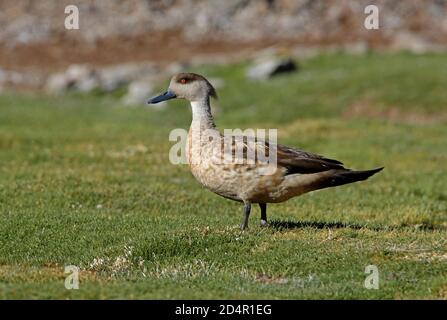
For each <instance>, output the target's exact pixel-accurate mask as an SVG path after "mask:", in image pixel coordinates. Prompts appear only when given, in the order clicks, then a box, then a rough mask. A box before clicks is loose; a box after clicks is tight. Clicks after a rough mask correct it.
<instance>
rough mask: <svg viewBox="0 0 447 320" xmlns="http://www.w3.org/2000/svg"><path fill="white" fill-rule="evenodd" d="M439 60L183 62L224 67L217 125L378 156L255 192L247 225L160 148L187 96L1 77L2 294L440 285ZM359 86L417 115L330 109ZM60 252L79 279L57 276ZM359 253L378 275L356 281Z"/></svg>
mask: <svg viewBox="0 0 447 320" xmlns="http://www.w3.org/2000/svg"><path fill="white" fill-rule="evenodd" d="M446 65H447V55H418V56H417V55H409V54H399V55H379V54H370V55H366V56H346V55H342V54H333V55H327V56H319V57H316V58H312V59H309V60H305V61H302V62H301V70H300V72H298V73H296V74H293V75H285V76H281V77H277V78H275V79H273V80H271V81H269V82H250V81H247V80H245V79H244V68H245V64H238V65H232V66H219V67H202V68H199V69H198V70H194V71H198V72H202V73H205V74H206V75H207V76H213V77H222V78H223V79H224V80H225V82H226V85H225V87H223V88H222V89H220V90H219V95H220V97H221V99H220V100H219V102H218V105H219V107H220V108H219V112H218V115H217V118H216V122H217V124H218V126H219V127H220V128H221V129H223V128H243V129H244V128H248V127H252V128H253V127H254V128H278V129H279V139H280V142H281V143H284V144H289V145H292V146H298V147H301V148H304V149H306V150H309V151H313V152H318V153H321V154H324V155H326V156H328V157H332V158H336V159H340V160H342V161H343V162H344V163H345V164H346V165H347V166H348V167H353V168H358V169H367V168H372V167H377V166H385V170H384V171H383V172H381V173H380V174H378V175H376V176H374V177H373V178H371V179H370V180H368V181H367V182H363V183H357V184H351V185H347V186H342V187H339V188H334V189H327V190H323V191H320V192H315V193H312V194H307V195H304V196H302V197H298V198H295V199H292V200H290V201H288V202H286V203H283V204H277V205H270V206H269V208H268V213H269V218H270V219H272V220H273V223H272V226H271V227H270V228H266V229H261V228H259V227H258V226H257V224H258V218H259V211H258V208H255V209H254V210H253V213H252V216H251V221H250V229H249V230H248V231H246V232H241V231H240V230H239V229H238V224H239V222H240V219H241V216H242V208H241V205H240V204H238V203H235V202H231V201H229V200H225V199H223V198H220V197H218V196H216V195H214V194H212V193H211V192H209V191H207V190H205V189H203V188H202V187H201V186H200V185H199V184H198V183H197V182H196V181H195V180H194V178H193V177H192V175H191V174H190V173H189V170H188V167H187V166H175V165H172V164H170V163H169V161H168V151H169V148H170V147H171V145H172V143H171V142H169V140H168V134H169V131H170V130H171V129H173V128H177V127H181V128H188V126H189V122H190V117H191V116H190V110H189V107H188V106H187V103H185V102H184V101H174V102H172V103H170V104H169V106H168V107H167V108H166V109H164V110H158V111H157V110H150V109H146V108H124V107H121V106H120V103H119V100H117V99H116V95H102V94H95V95H77V94H67V95H65V96H60V97H47V96H42V95H38V94H26V95H17V94H3V95H2V96H0V164H1V165H0V298H60V299H66V298H73V299H78V298H82V299H84V298H168V299H172V298H193V299H201V298H211V299H213V298H222V299H228V298H250V299H251V298H253V299H279V298H285V299H296V298H298V299H302V298H303V299H314V298H330V299H337V298H342V299H351V298H353V299H361V298H374V299H400V298H443V299H445V298H446V297H447V249H446V248H447V237H446V236H447V175H446V163H447V126H446V122H445V121H444V120H442V119H443V118H442V117H441V116H442V115H443V114H445V111H446V106H447V90H445V84H446V83H447V72H446V68H445V66H446ZM160 89H163V88H160ZM366 103H367V104H368V108H371V110H373V111H374V110H383V111H384V112H385V113H384V114H385V115H386V114H387V113H386V110H390V109H397V110H400V112H402V115H408V114H413V115H414V117H413V118H418V117H423V119H425V120H424V121H423V123H419V122H417V121H416V123H413V122H411V121H407V120H408V119H407V118H406V117H405V116H403V117H402V119H401V120H402V121H399V119H397V121H396V119H394V120H393V121H389V120H387V119H386V117H385V118H384V117H382V118H381V117H374V118H367V117H362V116H359V117H357V118H351V117H345V116H344V115H346V113H347V112H348V113H349V111H347V110H350V109H349V108H350V106H352V105H354V104H366ZM427 117H428V118H427ZM413 118H411V119H413ZM426 119H430V121H426ZM95 259H96V260H95ZM71 264H73V265H77V266H79V267H80V268H81V270H82V271H81V276H80V289H79V290H66V289H65V288H64V277H65V275H64V266H66V265H71ZM371 264H373V265H376V266H377V267H378V268H379V273H380V289H379V290H367V289H365V288H364V286H363V283H364V280H365V277H366V276H367V275H366V274H365V273H364V271H365V267H366V266H367V265H371Z"/></svg>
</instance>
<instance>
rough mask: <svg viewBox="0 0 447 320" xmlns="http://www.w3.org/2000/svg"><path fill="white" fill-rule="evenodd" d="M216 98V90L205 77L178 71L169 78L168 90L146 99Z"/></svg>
mask: <svg viewBox="0 0 447 320" xmlns="http://www.w3.org/2000/svg"><path fill="white" fill-rule="evenodd" d="M209 97H214V98H217V95H216V90H215V89H214V88H213V86H212V85H211V83H210V82H209V81H208V80H206V79H205V77H203V76H201V75H199V74H195V73H179V74H176V75H175V76H173V77H172V78H171V82H170V83H169V87H168V90H167V91H166V92H165V93H162V94H160V95H158V96H156V97H153V98H151V99H149V100H148V102H147V103H148V104H155V103H159V102H162V101H166V100H170V99H174V98H180V99H186V100H188V101H191V102H194V101H205V100H207V99H209Z"/></svg>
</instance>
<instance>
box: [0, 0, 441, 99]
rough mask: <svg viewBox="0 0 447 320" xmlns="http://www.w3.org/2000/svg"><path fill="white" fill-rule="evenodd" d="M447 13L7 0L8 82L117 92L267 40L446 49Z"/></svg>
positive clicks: (273, 2)
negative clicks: (69, 17) (70, 9)
mask: <svg viewBox="0 0 447 320" xmlns="http://www.w3.org/2000/svg"><path fill="white" fill-rule="evenodd" d="M68 4H75V5H77V6H78V8H79V16H80V29H79V30H66V29H65V28H64V19H65V17H66V15H65V13H64V8H65V6H66V5H68ZM369 4H376V5H377V6H378V7H379V10H380V29H379V30H367V29H366V28H365V27H364V25H363V23H364V19H365V17H366V15H365V13H364V8H365V7H366V6H367V5H369ZM446 13H447V1H444V0H427V1H413V0H410V1H404V2H403V1H396V0H381V1H366V0H361V1H355V0H339V1H333V2H328V1H323V0H315V1H309V0H296V1H292V0H268V1H250V0H230V1H199V0H197V1H193V0H153V1H137V0H131V1H71V0H70V1H69V0H63V1H57V2H55V1H51V0H43V1H38V2H37V1H30V0H16V1H4V2H1V3H0V89H1V88H14V89H17V88H22V89H23V88H28V89H47V91H49V92H57V91H60V88H65V89H66V88H69V87H70V88H74V89H79V90H81V91H88V90H90V89H93V88H97V87H99V88H101V89H106V90H109V89H110V88H114V87H116V85H117V84H126V83H130V82H131V81H133V80H141V78H151V77H153V75H154V72H155V74H158V75H159V74H160V72H161V71H163V72H164V73H167V74H169V73H172V71H176V70H177V71H178V70H180V69H181V68H182V66H185V65H196V64H207V63H228V62H232V61H234V60H239V59H245V58H255V59H257V58H258V55H259V54H258V52H259V51H260V50H264V49H265V48H275V49H274V51H275V52H274V53H275V55H276V54H277V53H278V52H279V53H280V54H281V55H282V56H288V57H292V58H293V57H295V58H296V57H298V58H300V57H303V56H308V55H312V54H315V53H318V52H320V51H321V50H325V51H327V50H338V49H343V50H345V51H348V52H351V53H364V52H367V51H368V50H369V49H371V48H372V49H378V50H395V51H399V50H409V51H412V52H417V53H423V52H427V51H445V48H446V45H447V15H446ZM269 50H272V49H269ZM264 51H265V50H264ZM276 62H277V61H276ZM276 62H275V63H276ZM273 68H275V66H273ZM142 71H144V72H146V73H145V74H144V77H142V75H143V74H142ZM63 74H65V75H64V76H63ZM76 77H78V78H82V79H84V80H85V81H86V83H82V84H81V83H75V82H76V81H78V80H75V79H74V78H76ZM109 78H110V79H109ZM84 80H83V82H84ZM146 80H147V79H146ZM78 82H79V81H78ZM111 83H112V84H111ZM136 87H138V86H137V85H136Z"/></svg>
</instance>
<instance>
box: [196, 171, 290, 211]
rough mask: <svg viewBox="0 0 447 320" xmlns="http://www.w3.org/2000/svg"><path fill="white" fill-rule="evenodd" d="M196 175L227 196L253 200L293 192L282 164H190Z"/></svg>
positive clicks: (282, 197)
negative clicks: (289, 188)
mask: <svg viewBox="0 0 447 320" xmlns="http://www.w3.org/2000/svg"><path fill="white" fill-rule="evenodd" d="M190 167H191V172H192V174H193V175H194V177H195V178H196V179H197V180H198V181H199V182H200V183H201V184H202V185H204V186H205V187H206V188H208V189H209V190H211V191H213V192H214V193H217V194H218V195H220V196H223V197H225V198H229V199H233V200H236V201H248V202H251V203H269V202H282V201H285V200H287V199H289V198H290V197H292V196H293V195H292V194H290V193H289V190H286V189H285V188H284V186H283V182H284V172H283V170H284V169H283V168H272V169H271V170H272V171H271V172H270V173H271V174H268V175H267V174H265V173H266V172H265V169H266V168H265V167H262V166H259V165H247V164H240V165H236V164H228V165H225V164H212V163H202V164H201V165H200V166H199V165H193V164H190Z"/></svg>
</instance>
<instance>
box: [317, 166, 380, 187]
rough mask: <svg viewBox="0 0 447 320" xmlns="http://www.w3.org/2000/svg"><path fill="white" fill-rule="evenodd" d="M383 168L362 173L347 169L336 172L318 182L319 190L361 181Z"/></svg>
mask: <svg viewBox="0 0 447 320" xmlns="http://www.w3.org/2000/svg"><path fill="white" fill-rule="evenodd" d="M383 168H384V167H381V168H376V169H372V170H363V171H352V170H349V169H346V170H337V171H336V172H335V173H334V174H333V175H331V176H330V177H327V178H326V179H324V180H323V181H321V182H320V183H321V184H320V186H319V189H322V188H329V187H335V186H341V185H344V184H347V183H352V182H356V181H363V180H366V179H368V178H369V177H371V176H372V175H374V174H376V173H377V172H379V171H381V170H382V169H383Z"/></svg>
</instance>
